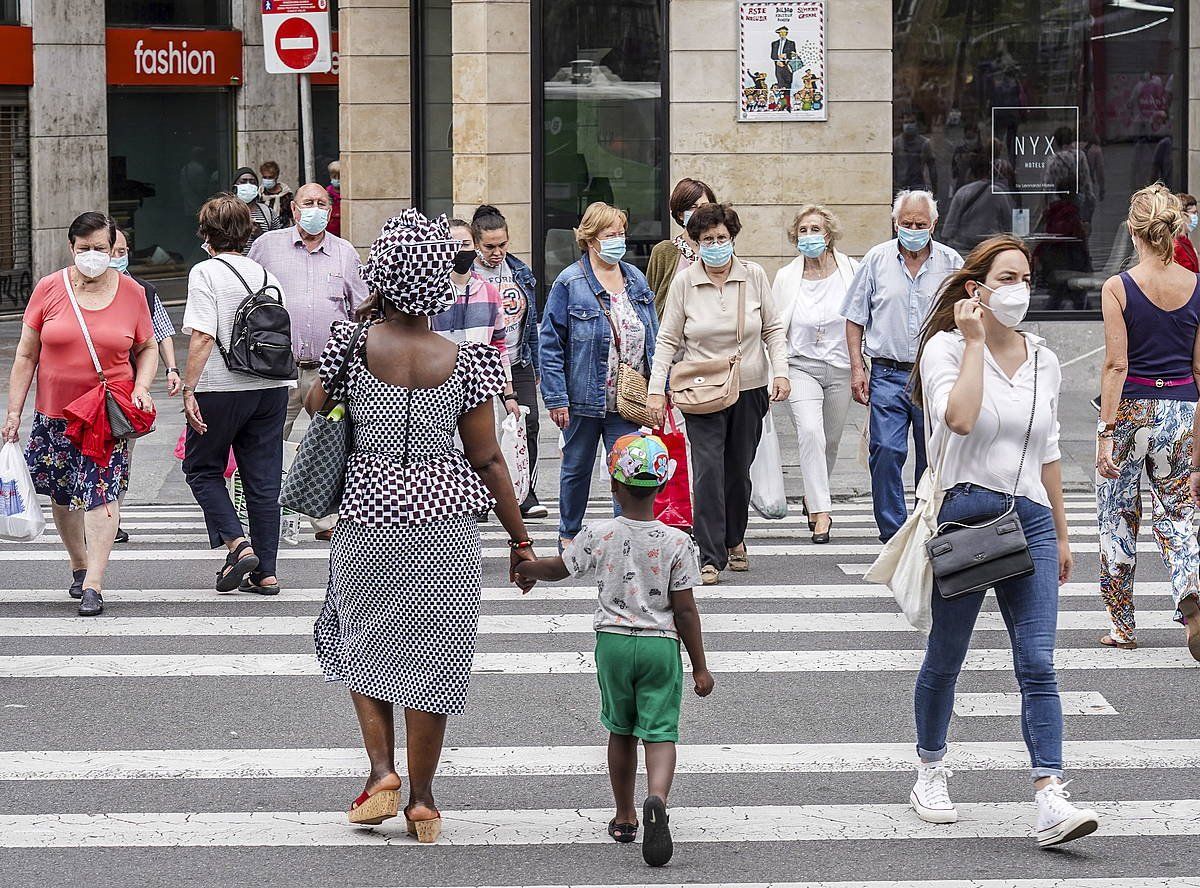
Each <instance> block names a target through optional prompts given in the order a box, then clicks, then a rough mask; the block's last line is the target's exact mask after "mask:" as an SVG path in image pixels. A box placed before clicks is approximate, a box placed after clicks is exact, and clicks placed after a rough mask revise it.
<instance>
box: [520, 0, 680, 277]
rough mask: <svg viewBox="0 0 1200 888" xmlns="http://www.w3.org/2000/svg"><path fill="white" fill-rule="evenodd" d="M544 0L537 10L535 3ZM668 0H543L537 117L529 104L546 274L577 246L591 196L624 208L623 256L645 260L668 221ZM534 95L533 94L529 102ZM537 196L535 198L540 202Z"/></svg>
mask: <svg viewBox="0 0 1200 888" xmlns="http://www.w3.org/2000/svg"><path fill="white" fill-rule="evenodd" d="M539 6H540V15H539V13H538V11H537V8H538V7H539ZM666 6H667V4H666V2H664V0H616V2H611V0H610V2H600V0H542V2H541V3H540V4H537V3H535V12H534V15H535V18H534V21H535V22H537V23H539V24H540V34H539V35H538V40H539V41H540V53H539V56H540V62H541V67H540V72H535V78H536V79H537V80H540V81H541V82H542V95H541V97H540V99H541V102H540V107H539V108H538V110H540V117H538V116H537V115H536V113H535V120H534V127H535V129H539V124H540V129H539V132H537V133H535V144H536V142H537V141H538V138H539V136H540V143H541V149H540V156H535V158H534V169H535V172H534V183H535V184H534V190H533V193H534V217H535V221H534V243H543V244H544V245H545V252H544V254H543V256H541V257H537V259H535V262H536V264H539V265H542V267H541V268H539V269H537V270H538V271H539V272H540V275H539V279H540V280H543V281H545V282H547V283H550V282H552V281H553V280H554V278H555V277H556V276H557V275H558V273H559V272H560V271H561V270H562V269H563V268H565V267H566V266H567V265H569V264H570V263H571V262H574V261H575V260H576V259H577V258H578V256H579V250H578V248H577V247H576V245H575V237H574V234H573V229H574V227H575V226H576V225H577V224H578V223H579V218H580V216H582V215H583V211H584V209H586V208H587V206H588V204H590V203H593V202H594V201H604V202H605V203H609V204H612V205H614V206H616V207H619V208H620V209H622V210H624V211H625V212H626V213H627V214H628V215H629V228H628V231H627V235H626V240H627V243H628V245H629V254H628V256H627V257H626V258H627V260H628V261H630V262H633V263H635V264H637V265H639V266H641V267H642V268H645V266H646V262H647V261H648V260H649V258H650V250H651V249H652V248H653V247H654V244H655V243H657V242H658V241H659V240H662V238H663V237H664V233H665V231H666V207H665V204H666V197H665V194H664V191H663V176H664V170H665V157H666V151H667V148H666V107H665V102H664V100H663V82H664V80H665V77H666V71H667V66H666V34H667V11H666ZM536 103H537V97H535V106H536ZM539 201H540V203H539Z"/></svg>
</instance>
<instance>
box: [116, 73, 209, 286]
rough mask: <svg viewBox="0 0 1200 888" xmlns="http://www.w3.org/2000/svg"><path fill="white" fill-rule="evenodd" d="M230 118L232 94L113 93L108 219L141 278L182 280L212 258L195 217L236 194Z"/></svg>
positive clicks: (181, 92) (122, 91)
mask: <svg viewBox="0 0 1200 888" xmlns="http://www.w3.org/2000/svg"><path fill="white" fill-rule="evenodd" d="M232 115H233V102H232V93H231V92H230V91H229V90H221V89H213V90H187V91H184V90H179V91H176V90H162V89H155V90H146V91H139V90H134V89H110V90H109V93H108V154H109V157H108V183H109V184H108V188H109V212H110V213H112V216H113V218H114V219H116V220H117V224H119V225H121V226H122V227H123V228H124V229H126V232H127V234H128V236H129V248H130V252H131V260H130V270H131V271H132V272H133V273H134V274H136V275H138V276H139V277H171V276H177V275H183V274H186V273H187V271H188V269H189V268H190V267H191V266H192V265H194V264H195V263H196V262H199V261H201V260H203V259H205V258H207V257H206V255H205V254H204V252H203V251H202V250H201V249H200V241H199V240H198V239H197V237H196V216H197V212H198V211H199V209H200V207H201V205H202V204H203V203H204V202H205V201H206V200H207V199H208V198H209V197H211V196H212V195H214V194H216V193H218V192H220V191H227V190H228V189H229V187H230V179H231V176H232V173H233V171H232V168H231V164H230V159H231V155H232V151H233V131H232V125H231V124H232Z"/></svg>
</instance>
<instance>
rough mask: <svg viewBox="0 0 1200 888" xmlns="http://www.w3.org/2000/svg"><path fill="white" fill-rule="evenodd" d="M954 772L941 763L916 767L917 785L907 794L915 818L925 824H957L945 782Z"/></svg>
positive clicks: (956, 815)
mask: <svg viewBox="0 0 1200 888" xmlns="http://www.w3.org/2000/svg"><path fill="white" fill-rule="evenodd" d="M953 776H954V772H953V771H951V770H950V769H949V768H947V767H946V766H945V765H943V764H942V763H941V762H931V763H929V764H922V765H918V766H917V785H916V786H914V787H913V789H912V792H911V793H909V794H908V800H909V802H910V803H911V804H912V806H913V810H914V811H916V812H917V816H918V817H920V818H921V819H922V820H924V821H925V822H926V823H957V822H958V809H957V808H955V807H954V802H952V801H950V788H949V786H947V781H948V780H949V779H950V778H951V777H953Z"/></svg>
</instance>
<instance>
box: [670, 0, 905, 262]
mask: <svg viewBox="0 0 1200 888" xmlns="http://www.w3.org/2000/svg"><path fill="white" fill-rule="evenodd" d="M825 8H826V13H825V14H826V17H827V18H826V37H827V43H826V68H827V71H828V77H829V84H828V90H827V94H828V96H829V105H828V107H829V119H828V120H826V121H780V122H776V121H766V122H757V121H756V122H744V123H743V122H740V121H739V120H738V82H739V78H738V51H737V50H738V9H737V4H736V3H714V2H712V0H672V3H671V22H670V28H671V38H670V41H671V42H670V45H671V108H670V120H671V124H670V147H671V181H672V183H674V182H676V181H678V180H679V179H681V178H683V177H684V176H691V177H694V178H697V179H701V180H703V181H704V182H707V183H708V184H709V185H710V186H712V188H713V190H714V191H715V192H716V194H717V198H718V199H719V200H721V201H731V202H732V203H733V204H734V205H735V206H737V208H738V209H739V211H741V218H742V223H743V225H744V229H743V232H742V235H741V237H740V239H739V241H738V247H739V255H742V256H743V257H744V258H748V259H753V260H754V261H756V262H759V263H761V264H762V265H763V266H764V267H765V268H766V269H767V271H768V273H771V274H773V273H774V272H775V270H776V269H778V268H779V267H780V266H781V265H783V264H784V263H785V262H788V261H790V260H791V259H793V258H794V257H795V255H796V246H795V244H792V243H790V242H789V239H788V236H787V227H788V225H789V223H790V222H791V221H792V215H793V214H794V212H795V211H796V209H798V208H799V206H800V204H801V203H806V202H809V201H812V202H814V203H822V204H825V205H826V206H828V207H829V208H830V209H831V210H833V212H834V213H835V214H837V216H838V218H839V219H840V220H841V223H842V240H841V242H840V243H839V245H838V246H839V247H840V248H841V249H843V250H845V251H846V252H847V253H850V254H854V255H862V253H864V252H865V251H866V250H867V249H868V248H869V247H871V246H872V245H874V244H876V243H878V242H879V241H882V240H886V239H887V238H888V237H890V236H891V224H890V221H889V212H890V207H891V190H892V136H891V132H892V3H891V0H838V2H836V3H827V4H826V7H825ZM714 78H715V79H714ZM704 83H717V84H720V86H719V88H718V89H715V90H702V89H698V88H697V84H704Z"/></svg>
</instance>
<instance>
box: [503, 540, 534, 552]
mask: <svg viewBox="0 0 1200 888" xmlns="http://www.w3.org/2000/svg"><path fill="white" fill-rule="evenodd" d="M508 548H510V549H512V550H513V551H514V552H516V551H517V550H518V549H532V548H533V540H509V541H508Z"/></svg>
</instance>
